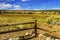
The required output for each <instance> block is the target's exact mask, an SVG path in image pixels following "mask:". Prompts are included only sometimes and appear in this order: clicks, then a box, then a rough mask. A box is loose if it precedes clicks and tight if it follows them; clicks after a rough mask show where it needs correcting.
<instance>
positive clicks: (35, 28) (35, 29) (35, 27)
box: [34, 20, 37, 36]
mask: <svg viewBox="0 0 60 40" xmlns="http://www.w3.org/2000/svg"><path fill="white" fill-rule="evenodd" d="M34 31H35V36H37V20H35V26H34Z"/></svg>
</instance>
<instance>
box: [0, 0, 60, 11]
mask: <svg viewBox="0 0 60 40" xmlns="http://www.w3.org/2000/svg"><path fill="white" fill-rule="evenodd" d="M53 9H55V10H56V9H58V10H59V9H60V0H0V10H53Z"/></svg>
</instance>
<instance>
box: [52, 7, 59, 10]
mask: <svg viewBox="0 0 60 40" xmlns="http://www.w3.org/2000/svg"><path fill="white" fill-rule="evenodd" d="M52 9H58V10H59V9H60V7H57V8H52Z"/></svg>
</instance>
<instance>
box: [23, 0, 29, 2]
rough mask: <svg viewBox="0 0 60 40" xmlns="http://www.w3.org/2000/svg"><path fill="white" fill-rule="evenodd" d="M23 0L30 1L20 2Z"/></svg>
mask: <svg viewBox="0 0 60 40" xmlns="http://www.w3.org/2000/svg"><path fill="white" fill-rule="evenodd" d="M25 1H30V0H22V2H25Z"/></svg>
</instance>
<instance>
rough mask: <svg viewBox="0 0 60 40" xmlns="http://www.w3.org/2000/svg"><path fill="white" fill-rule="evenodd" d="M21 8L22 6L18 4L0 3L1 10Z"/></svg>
mask: <svg viewBox="0 0 60 40" xmlns="http://www.w3.org/2000/svg"><path fill="white" fill-rule="evenodd" d="M2 9H4V10H7V9H8V10H20V9H21V6H20V5H16V4H6V3H0V10H2Z"/></svg>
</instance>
